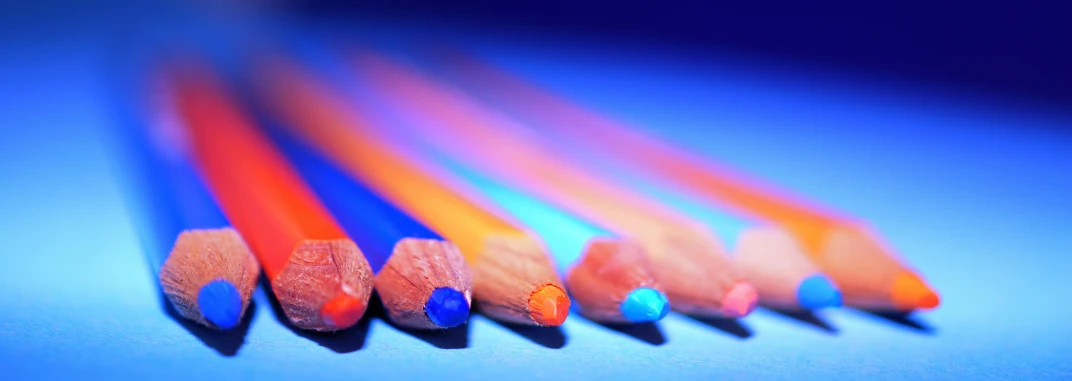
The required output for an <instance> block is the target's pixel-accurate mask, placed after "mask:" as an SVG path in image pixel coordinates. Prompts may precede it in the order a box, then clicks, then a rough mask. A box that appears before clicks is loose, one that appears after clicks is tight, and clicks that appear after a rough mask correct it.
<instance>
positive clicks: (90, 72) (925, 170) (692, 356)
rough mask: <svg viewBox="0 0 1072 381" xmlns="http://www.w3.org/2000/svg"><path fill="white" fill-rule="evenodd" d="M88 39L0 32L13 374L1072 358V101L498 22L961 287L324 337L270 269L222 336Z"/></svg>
mask: <svg viewBox="0 0 1072 381" xmlns="http://www.w3.org/2000/svg"><path fill="white" fill-rule="evenodd" d="M72 39H73V40H67V39H53V40H48V41H45V42H42V43H35V44H32V45H30V44H27V45H17V46H12V45H4V46H0V49H3V51H2V52H3V53H4V55H3V56H4V57H5V59H4V60H2V61H0V68H2V70H0V83H3V84H4V86H3V87H2V88H0V126H3V127H2V128H0V178H2V179H4V182H3V184H4V185H3V186H2V187H0V210H2V211H3V213H0V227H2V228H0V238H2V241H3V242H5V244H6V246H5V250H4V254H3V255H4V264H5V266H3V267H0V305H3V306H4V308H2V309H0V358H2V359H3V360H0V361H2V362H3V364H2V366H0V378H3V379H23V378H31V377H32V378H35V379H49V378H67V379H70V378H73V379H85V378H98V377H99V378H121V377H122V378H125V379H138V378H146V379H196V378H209V379H217V378H220V379H222V378H241V379H250V378H255V379H271V378H287V379H295V378H301V379H320V378H326V379H343V378H345V379H352V378H355V377H358V378H361V379H368V380H373V379H428V378H430V377H438V376H440V375H443V374H452V375H458V378H462V376H469V377H472V378H480V379H517V378H526V379H534V380H541V379H545V380H551V379H555V380H558V379H560V377H562V376H568V377H570V378H573V379H580V378H584V377H592V378H599V379H611V378H613V379H618V380H642V379H652V378H657V379H670V378H677V379H687V378H696V379H698V378H703V379H712V378H716V377H717V378H719V379H727V378H728V379H756V378H762V379H815V378H824V379H846V380H859V379H863V378H866V379H1000V380H1004V379H1012V378H1023V379H1062V378H1063V379H1067V378H1069V377H1070V376H1072V364H1070V360H1069V357H1068V354H1069V353H1072V341H1070V340H1068V337H1072V323H1069V319H1068V317H1069V316H1070V312H1072V303H1068V296H1067V292H1068V290H1072V277H1069V276H1068V273H1069V269H1072V256H1069V255H1068V253H1070V252H1072V234H1069V221H1072V198H1069V197H1068V196H1069V195H1070V194H1072V176H1070V175H1069V170H1068V169H1069V168H1072V158H1070V155H1072V153H1070V152H1072V138H1070V137H1069V136H1068V135H1066V134H1065V133H1062V132H1058V131H1060V130H1061V129H1068V127H1069V126H1070V124H1072V118H1070V117H1069V116H1068V115H1048V114H1043V113H1039V112H1034V111H1030V110H1023V109H1015V108H1011V107H1008V106H1004V105H1000V104H992V103H988V102H984V101H979V100H976V99H972V98H971V97H970V96H962V95H957V94H942V93H940V92H935V91H930V90H927V89H912V88H904V87H879V85H878V84H873V83H867V82H863V81H854V82H829V81H825V80H824V81H821V82H816V79H815V78H816V77H815V76H812V75H810V74H807V73H806V74H805V75H802V76H797V74H794V73H780V72H769V73H768V72H766V71H763V70H759V69H756V67H755V66H750V65H739V64H736V63H734V62H737V61H734V60H731V59H728V60H727V61H726V62H706V61H705V62H694V61H691V60H689V59H687V57H682V56H678V55H675V54H673V52H659V51H655V50H653V51H651V52H644V51H638V52H633V53H630V54H625V53H623V52H618V51H613V49H610V50H607V49H602V50H597V49H587V46H586V45H584V43H583V42H575V43H574V45H573V46H575V47H576V48H575V49H570V48H556V49H551V48H549V47H548V45H546V44H542V43H540V42H538V41H537V42H524V41H521V42H516V43H512V44H511V46H512V47H511V48H509V49H508V48H507V47H506V44H496V43H487V44H483V45H480V46H479V48H480V49H481V50H480V51H481V54H486V55H488V56H490V57H495V58H496V60H497V61H498V62H501V63H503V64H504V65H507V66H508V67H510V68H512V69H514V70H518V71H519V72H522V73H524V74H525V75H526V76H530V77H531V78H533V79H534V80H537V81H540V82H541V83H545V84H547V85H548V86H551V87H552V88H554V89H556V90H557V91H561V92H564V93H567V94H569V95H571V96H572V97H574V98H576V99H579V100H582V101H583V102H584V103H586V104H589V105H591V106H593V107H596V108H598V109H600V110H604V111H606V112H609V113H612V114H614V115H617V116H619V117H621V118H624V119H627V120H630V121H634V122H636V123H637V124H638V125H640V126H646V128H648V129H649V130H650V131H649V132H650V133H652V134H655V135H659V136H663V137H665V138H667V139H670V140H673V141H676V142H678V143H680V144H682V145H685V146H689V147H692V148H693V149H694V150H696V151H697V152H702V153H706V154H708V155H712V156H715V155H716V154H717V156H718V157H719V158H721V159H723V160H724V161H727V162H730V163H732V164H733V165H735V166H736V167H738V168H742V169H745V170H748V171H750V172H752V173H756V174H758V175H761V176H763V177H764V178H766V179H770V180H772V181H774V182H777V183H778V184H782V185H785V186H787V187H789V188H791V189H794V190H797V191H800V192H801V193H803V194H806V195H808V196H811V197H814V198H816V199H818V200H821V201H823V202H825V203H827V204H830V205H833V206H836V207H838V208H840V209H842V210H846V211H850V212H852V213H853V214H855V215H858V216H860V217H863V218H865V219H867V220H869V221H870V222H872V223H873V224H874V226H876V227H877V229H878V230H879V231H880V232H882V234H883V235H884V236H885V237H886V238H887V239H888V240H889V241H890V242H891V243H892V244H893V245H894V246H895V247H896V248H897V249H899V250H900V251H901V252H902V253H903V254H904V256H905V257H906V258H907V259H908V260H909V261H910V262H911V263H913V264H914V265H915V266H917V267H918V268H919V269H920V270H921V271H922V272H923V273H924V274H925V275H926V276H927V277H928V279H929V280H930V281H931V282H932V283H933V284H934V285H935V286H936V287H937V288H938V289H939V290H940V291H941V292H942V297H943V305H942V306H941V307H940V308H939V309H938V310H936V311H934V312H931V313H926V314H921V315H919V316H915V317H912V318H911V319H910V320H902V321H901V323H895V322H892V321H890V320H887V319H883V318H879V317H876V316H874V315H870V314H865V313H861V312H858V311H854V310H850V309H838V310H824V311H822V312H820V313H819V314H818V315H817V317H816V318H817V319H819V320H821V321H822V322H823V323H824V324H826V325H827V326H828V327H830V328H831V329H823V328H821V327H820V326H818V325H815V324H811V323H806V322H804V321H802V320H798V319H795V318H791V317H787V316H784V315H779V314H776V313H773V312H768V311H762V310H761V311H758V312H757V313H755V314H753V315H751V316H749V317H748V318H746V319H744V320H742V321H741V322H739V324H738V325H733V324H728V323H726V322H718V321H715V322H710V321H709V322H701V321H697V320H693V319H691V318H688V317H684V316H682V315H679V314H676V313H671V314H670V315H668V316H667V317H666V319H664V320H662V321H660V322H659V323H656V324H655V325H652V326H646V327H642V328H638V329H636V330H614V329H610V328H606V327H603V326H600V325H597V324H594V323H591V322H589V321H586V320H584V319H580V318H577V317H571V318H570V319H568V320H567V322H566V323H565V325H563V327H562V328H561V330H560V331H558V334H555V333H554V331H551V332H548V331H534V330H525V329H516V328H512V327H505V326H502V325H499V324H497V323H494V322H492V321H490V320H488V319H485V318H483V317H481V316H474V317H473V319H472V320H471V321H470V323H469V324H468V325H466V326H463V328H461V329H460V332H461V333H463V335H460V338H459V337H457V336H452V335H457V334H458V332H450V333H444V334H443V335H433V336H428V335H423V334H411V333H407V332H403V331H400V330H397V329H395V328H393V327H391V326H390V325H388V324H386V323H384V321H383V320H382V319H380V318H377V319H372V320H371V321H368V322H366V323H363V324H361V325H359V328H358V329H356V330H351V331H347V332H344V333H343V334H342V335H340V336H337V337H325V336H321V335H312V334H302V333H296V332H294V331H292V330H290V329H288V328H286V327H285V326H284V325H282V324H281V323H280V319H279V318H278V317H277V316H278V315H276V314H275V313H274V311H273V310H272V308H271V304H270V303H269V302H268V300H267V298H265V295H264V293H263V290H261V291H258V292H257V294H256V296H255V305H254V306H253V309H252V310H251V312H253V313H252V314H251V317H250V321H249V322H248V326H245V328H244V329H245V330H244V331H243V332H244V334H245V336H244V337H242V336H241V335H239V336H238V337H237V338H236V337H234V336H225V337H223V338H220V339H212V338H205V337H204V336H198V335H196V334H191V331H190V330H187V329H184V327H183V326H181V325H180V324H177V323H176V322H175V321H174V320H172V319H170V318H169V317H168V315H166V314H165V313H164V312H163V311H162V308H161V303H160V299H159V293H158V292H157V289H156V286H155V284H154V280H153V278H152V277H151V276H150V274H149V273H148V272H147V271H145V269H146V267H147V263H146V258H145V256H144V255H142V250H141V247H140V246H139V240H138V237H137V234H136V233H135V229H134V224H133V221H132V219H131V218H130V216H129V215H128V209H127V208H126V207H125V201H126V200H125V194H124V193H123V191H122V188H120V187H119V185H118V183H117V181H116V176H115V175H116V173H115V171H114V170H113V167H112V163H111V162H110V160H111V158H110V155H111V153H110V152H109V151H108V149H107V148H106V146H105V145H104V144H102V140H101V138H102V136H104V134H105V131H107V130H108V129H109V128H112V126H113V123H115V120H113V118H112V114H111V113H110V112H109V111H108V104H107V103H106V101H105V100H106V97H105V96H104V94H105V90H106V88H105V83H104V80H103V78H104V77H103V75H102V73H103V72H104V71H105V69H106V68H105V67H104V65H103V62H102V61H101V60H100V59H98V57H99V55H100V52H101V51H102V49H103V47H104V46H103V44H101V43H100V41H98V40H94V39H93V38H92V36H78V37H72ZM521 48H532V49H533V50H531V51H529V52H528V53H522V49H521ZM507 52H509V53H507ZM638 57H639V58H638ZM653 57H658V59H657V60H656V59H655V58H653ZM623 78H628V80H623ZM548 238H549V239H554V237H548ZM444 341H451V342H452V343H454V344H461V345H455V346H465V347H466V348H465V349H459V350H444V349H440V348H439V346H443V345H442V343H443V342H444ZM235 343H239V344H241V345H240V346H237V345H236V344H235ZM209 345H212V346H213V347H215V348H221V347H227V346H230V347H231V348H237V355H235V356H230V357H229V356H224V355H221V353H223V354H228V353H231V351H228V350H224V349H213V348H210V347H209ZM437 345H438V346H437Z"/></svg>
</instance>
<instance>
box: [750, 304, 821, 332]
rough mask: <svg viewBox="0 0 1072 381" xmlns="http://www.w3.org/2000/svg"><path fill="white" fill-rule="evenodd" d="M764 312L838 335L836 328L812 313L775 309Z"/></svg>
mask: <svg viewBox="0 0 1072 381" xmlns="http://www.w3.org/2000/svg"><path fill="white" fill-rule="evenodd" d="M765 310H767V311H770V312H772V313H773V315H775V316H778V317H783V318H788V319H790V320H795V321H797V322H800V323H804V324H805V325H809V326H812V327H814V328H817V329H819V330H820V331H823V332H825V333H828V334H831V335H837V333H838V329H837V328H835V327H834V326H832V325H830V323H828V322H826V320H823V319H822V318H820V317H819V316H818V315H816V314H815V312H813V311H793V310H781V309H777V308H765Z"/></svg>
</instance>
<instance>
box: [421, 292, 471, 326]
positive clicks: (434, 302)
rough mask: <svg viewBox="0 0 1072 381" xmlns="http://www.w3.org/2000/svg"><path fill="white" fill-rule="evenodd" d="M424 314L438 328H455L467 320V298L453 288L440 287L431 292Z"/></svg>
mask: <svg viewBox="0 0 1072 381" xmlns="http://www.w3.org/2000/svg"><path fill="white" fill-rule="evenodd" d="M424 312H425V313H426V314H427V315H428V319H429V320H431V321H432V323H435V324H436V325H438V326H440V327H443V328H450V327H455V326H458V325H461V324H462V323H465V320H466V319H468V318H469V298H467V297H466V296H465V294H462V293H461V292H459V291H458V290H455V289H453V288H447V287H440V288H437V289H435V290H433V291H432V296H430V297H429V298H428V302H427V303H425V304H424Z"/></svg>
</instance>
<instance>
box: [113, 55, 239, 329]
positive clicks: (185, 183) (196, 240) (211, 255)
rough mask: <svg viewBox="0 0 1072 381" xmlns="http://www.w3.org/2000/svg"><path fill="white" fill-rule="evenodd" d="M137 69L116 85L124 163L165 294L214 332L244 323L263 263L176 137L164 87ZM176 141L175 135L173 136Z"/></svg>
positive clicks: (141, 227)
mask: <svg viewBox="0 0 1072 381" xmlns="http://www.w3.org/2000/svg"><path fill="white" fill-rule="evenodd" d="M140 72H141V71H140V70H131V71H130V72H124V73H122V74H120V75H121V76H122V78H117V79H116V82H117V83H118V84H119V86H120V87H121V88H118V89H117V91H116V98H117V99H116V101H117V103H118V106H119V107H118V109H117V114H118V116H119V118H120V123H121V124H123V126H121V127H120V130H119V131H117V132H118V134H117V135H119V136H116V138H117V139H118V140H119V141H121V142H122V147H120V148H121V150H122V151H123V153H124V154H125V156H126V157H125V159H126V160H124V164H125V167H126V168H127V169H128V171H126V172H127V174H128V175H129V176H128V177H129V179H130V180H132V181H131V183H132V184H131V185H133V188H135V189H136V191H134V192H132V193H134V194H136V195H137V196H134V197H132V198H134V199H139V201H140V202H139V203H136V204H135V205H133V206H134V209H136V210H139V211H141V214H142V216H143V217H144V218H142V219H141V220H140V221H136V226H138V229H139V230H141V231H142V236H143V238H144V239H145V241H146V242H144V243H146V245H145V247H146V255H147V256H148V258H149V263H150V265H151V267H152V270H153V273H154V274H155V275H157V276H158V277H159V282H160V286H161V289H162V291H163V292H164V295H165V296H166V298H167V299H168V302H169V303H171V305H172V306H173V307H175V310H176V311H177V312H178V313H179V314H180V315H181V316H182V317H184V318H186V319H189V320H192V321H194V322H197V323H199V324H202V325H205V326H207V327H210V328H215V329H230V328H233V327H235V326H237V325H238V324H239V322H240V321H241V319H242V316H243V315H244V313H245V311H246V308H247V307H248V306H249V302H250V298H251V297H252V295H253V290H254V289H255V288H256V282H257V275H258V273H259V272H260V267H259V266H258V264H257V261H256V259H255V258H254V257H253V254H252V253H251V252H250V250H249V247H248V246H246V243H245V242H244V241H243V240H242V237H241V236H239V235H238V233H237V232H236V231H235V230H234V229H232V228H231V227H230V225H229V224H228V222H227V220H226V219H225V218H224V217H223V215H222V213H221V212H220V211H219V209H218V206H217V205H216V203H215V202H214V201H213V200H212V198H211V197H210V196H209V194H208V192H207V190H206V189H205V188H204V186H203V184H202V183H201V180H200V179H199V178H198V177H197V174H196V173H195V172H194V170H193V168H192V166H191V165H190V163H189V162H188V160H187V158H186V157H185V153H184V152H182V147H181V146H180V144H178V142H176V141H169V140H172V139H174V140H181V137H176V136H175V135H174V134H173V132H175V131H174V125H173V124H172V123H174V119H173V114H172V113H171V112H170V110H169V109H167V108H166V107H164V102H163V100H162V99H161V97H162V96H163V95H164V93H165V89H162V88H160V87H159V86H158V85H157V84H151V83H149V82H150V81H149V80H148V76H145V77H138V76H137V74H135V73H140ZM169 138H170V139H169Z"/></svg>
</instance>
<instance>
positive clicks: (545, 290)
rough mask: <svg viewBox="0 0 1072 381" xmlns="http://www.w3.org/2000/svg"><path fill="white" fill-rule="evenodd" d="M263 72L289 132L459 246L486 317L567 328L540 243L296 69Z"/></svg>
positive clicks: (286, 66) (265, 90) (280, 65)
mask: <svg viewBox="0 0 1072 381" xmlns="http://www.w3.org/2000/svg"><path fill="white" fill-rule="evenodd" d="M255 72H257V73H258V76H257V78H258V79H259V81H257V83H259V84H260V85H262V86H261V88H260V93H261V94H262V96H263V98H265V100H266V101H267V102H266V104H267V105H269V106H270V109H271V110H272V111H273V112H276V113H277V114H278V115H277V116H278V117H279V118H280V119H281V120H282V121H284V123H282V125H283V126H284V127H286V129H287V130H288V131H290V132H291V133H294V134H295V135H296V136H298V137H300V138H302V139H303V140H305V141H307V142H308V143H310V144H311V145H313V146H315V147H318V149H320V152H323V153H324V154H325V155H326V156H328V157H330V158H331V159H332V160H333V161H334V162H335V163H337V164H338V165H339V166H340V167H342V168H343V169H344V170H345V171H346V172H347V173H348V174H349V175H351V176H353V177H354V178H356V179H358V180H360V181H361V182H362V183H363V184H364V185H365V186H367V187H368V188H369V189H371V190H373V191H374V192H376V193H377V194H379V195H381V196H382V197H384V198H385V199H386V200H388V201H390V202H391V203H392V204H393V205H395V206H396V207H398V208H399V209H401V210H403V211H404V212H406V213H407V214H409V215H411V216H413V217H414V218H416V219H417V220H419V221H421V222H422V223H423V224H424V225H426V226H428V227H430V228H431V229H432V230H434V231H435V232H437V233H438V234H440V235H441V236H443V237H444V238H447V239H448V240H450V241H452V242H454V243H455V244H456V245H458V248H459V249H461V252H462V255H464V256H465V258H466V261H467V262H468V263H469V265H470V269H471V271H472V275H473V299H474V302H475V306H476V307H477V309H478V310H479V311H481V312H482V313H483V314H485V315H487V316H489V317H492V318H495V319H499V320H503V321H507V322H512V323H518V324H532V325H543V326H557V325H560V324H562V322H563V321H564V320H565V319H566V316H568V314H569V304H570V301H569V298H568V297H567V296H566V293H565V291H564V289H563V287H562V285H561V281H560V280H559V279H558V277H557V276H556V275H555V272H554V267H553V265H552V264H551V262H550V258H548V257H547V254H546V252H545V248H544V245H543V243H542V242H540V241H539V239H537V238H536V237H533V236H532V235H530V234H529V233H528V232H527V231H525V230H524V229H523V228H521V227H519V226H517V225H516V224H514V223H512V222H511V221H507V220H506V219H504V218H501V217H500V216H499V215H497V214H495V213H492V212H489V211H488V210H487V209H486V208H484V207H482V206H481V205H479V204H477V203H475V202H474V201H473V200H472V197H471V196H468V195H465V194H462V193H460V192H458V191H457V190H455V189H453V188H452V187H450V186H449V185H447V184H445V183H444V182H443V181H441V180H440V179H437V178H436V176H435V174H432V173H429V172H428V171H426V170H425V169H423V168H421V167H420V166H419V164H415V163H413V162H412V161H411V160H410V159H409V158H408V157H406V156H405V155H403V154H400V153H399V152H398V151H397V150H394V149H392V148H391V147H390V145H391V144H390V142H388V141H384V140H383V139H381V138H380V137H379V136H378V135H377V133H376V130H377V129H382V128H387V127H386V126H383V125H379V124H377V122H376V121H375V120H374V119H372V118H368V117H367V115H366V114H359V113H357V112H356V111H357V110H353V109H351V107H350V106H348V105H346V104H345V103H344V102H343V101H342V99H340V97H339V95H338V94H333V93H332V91H331V89H330V88H328V87H326V86H323V85H321V84H320V82H319V81H317V78H316V77H313V76H312V75H309V74H306V73H304V72H302V71H301V69H300V68H299V67H298V66H297V65H296V64H293V63H288V62H287V61H285V59H283V58H278V59H276V60H274V61H267V62H265V63H263V64H262V65H261V66H259V67H258V68H256V69H255Z"/></svg>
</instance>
